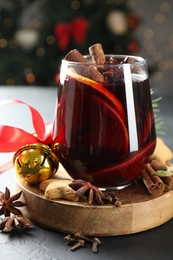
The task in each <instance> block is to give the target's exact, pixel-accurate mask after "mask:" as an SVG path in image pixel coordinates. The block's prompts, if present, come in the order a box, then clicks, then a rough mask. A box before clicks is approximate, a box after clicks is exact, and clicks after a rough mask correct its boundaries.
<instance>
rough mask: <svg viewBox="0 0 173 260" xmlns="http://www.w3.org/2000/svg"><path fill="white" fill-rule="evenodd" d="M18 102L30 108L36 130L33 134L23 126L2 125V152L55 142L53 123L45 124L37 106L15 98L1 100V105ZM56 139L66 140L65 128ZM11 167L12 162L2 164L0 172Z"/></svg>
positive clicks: (0, 142) (0, 135) (0, 150)
mask: <svg viewBox="0 0 173 260" xmlns="http://www.w3.org/2000/svg"><path fill="white" fill-rule="evenodd" d="M16 103H17V104H24V105H26V106H27V107H28V108H29V110H30V112H31V118H32V124H33V127H34V130H35V132H34V133H33V134H31V133H28V132H26V131H25V130H23V129H21V128H17V127H12V126H7V125H0V152H1V153H5V152H7V153H8V152H16V151H17V150H18V149H20V148H21V147H22V146H25V145H27V144H35V143H43V144H45V145H50V144H51V143H53V123H49V124H45V123H44V120H43V118H42V116H41V115H40V113H39V112H38V111H37V110H36V109H35V108H33V107H32V106H30V105H28V104H26V103H24V102H22V101H19V100H14V99H10V100H6V101H2V102H0V106H3V105H8V104H16ZM56 141H58V142H64V129H62V131H60V134H59V135H58V137H57V138H56ZM10 167H11V162H10V163H6V164H4V165H3V166H0V173H1V172H3V171H6V170H7V169H9V168H10Z"/></svg>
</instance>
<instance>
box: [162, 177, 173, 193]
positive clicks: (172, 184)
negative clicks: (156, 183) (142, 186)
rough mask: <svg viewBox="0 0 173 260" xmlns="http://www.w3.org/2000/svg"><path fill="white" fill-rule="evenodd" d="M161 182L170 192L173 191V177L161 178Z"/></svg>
mask: <svg viewBox="0 0 173 260" xmlns="http://www.w3.org/2000/svg"><path fill="white" fill-rule="evenodd" d="M162 180H163V182H164V183H165V184H167V185H168V186H169V188H170V189H171V190H173V176H168V177H163V178H162Z"/></svg>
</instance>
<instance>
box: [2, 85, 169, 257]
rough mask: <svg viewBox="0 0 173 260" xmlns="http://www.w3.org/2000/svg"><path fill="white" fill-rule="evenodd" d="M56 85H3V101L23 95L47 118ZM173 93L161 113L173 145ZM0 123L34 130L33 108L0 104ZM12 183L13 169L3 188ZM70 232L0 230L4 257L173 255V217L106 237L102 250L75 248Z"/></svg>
mask: <svg viewBox="0 0 173 260" xmlns="http://www.w3.org/2000/svg"><path fill="white" fill-rule="evenodd" d="M56 96H57V89H56V88H41V87H2V86H1V87H0V101H1V100H6V99H10V98H12V99H19V100H21V101H24V102H27V103H28V104H30V105H31V106H33V107H35V108H36V109H37V110H39V112H40V113H41V115H42V116H43V118H44V120H45V122H51V121H52V120H53V116H54V109H55V102H56ZM171 99H172V95H165V96H164V97H163V100H162V101H161V102H160V110H161V111H160V116H161V117H162V118H163V120H164V123H165V132H166V135H165V136H163V139H164V141H165V142H166V143H167V144H168V145H169V147H170V148H171V149H173V121H172V120H173V114H172V111H173V103H172V100H171ZM0 124H5V125H7V124H8V125H12V126H17V127H21V128H23V129H25V130H27V131H32V130H33V129H32V125H31V121H30V114H29V110H28V109H27V108H26V107H24V106H22V105H8V106H4V107H0ZM10 158H12V155H11V154H0V163H1V164H2V163H3V162H5V161H8V160H9V159H10ZM6 186H8V187H9V188H10V190H11V191H12V192H13V191H14V182H13V169H11V170H8V171H7V172H5V173H3V174H1V175H0V191H3V190H4V189H5V187H6ZM65 235H66V234H62V233H58V232H54V231H50V230H46V229H44V228H42V227H38V226H33V228H32V229H30V230H28V231H21V232H13V233H11V234H4V233H0V259H7V260H17V259H21V260H30V259H32V260H35V259H38V260H50V259H51V260H58V259H64V260H66V259H71V260H72V259H75V260H76V259H82V260H85V259H87V260H88V259H100V260H101V259H106V260H111V259H115V260H116V259H121V260H125V259H128V260H130V259H140V260H143V259H149V260H150V259H152V260H154V259H157V260H158V259H163V260H167V259H172V255H173V242H172V241H173V219H172V220H170V221H168V222H167V223H165V224H163V225H161V226H160V227H157V228H154V229H151V230H148V231H145V232H140V233H137V234H132V235H125V236H114V237H102V238H101V241H102V245H101V246H100V247H99V252H98V254H94V253H92V252H91V249H90V247H89V246H86V247H85V248H82V249H79V250H77V251H75V252H71V251H70V248H69V247H67V246H66V245H65V244H64V236H65Z"/></svg>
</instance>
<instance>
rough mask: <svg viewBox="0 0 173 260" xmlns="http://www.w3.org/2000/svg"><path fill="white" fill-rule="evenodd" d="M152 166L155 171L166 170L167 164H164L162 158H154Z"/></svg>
mask: <svg viewBox="0 0 173 260" xmlns="http://www.w3.org/2000/svg"><path fill="white" fill-rule="evenodd" d="M150 164H151V167H152V168H153V169H154V170H155V171H166V170H167V168H166V165H163V163H162V162H161V161H160V160H156V159H152V160H151V162H150Z"/></svg>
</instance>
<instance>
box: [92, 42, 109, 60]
mask: <svg viewBox="0 0 173 260" xmlns="http://www.w3.org/2000/svg"><path fill="white" fill-rule="evenodd" d="M89 53H90V55H91V57H92V60H93V62H94V63H96V64H104V63H105V61H106V57H105V54H104V51H103V48H102V45H101V44H100V43H96V44H94V45H92V46H90V47H89Z"/></svg>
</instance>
